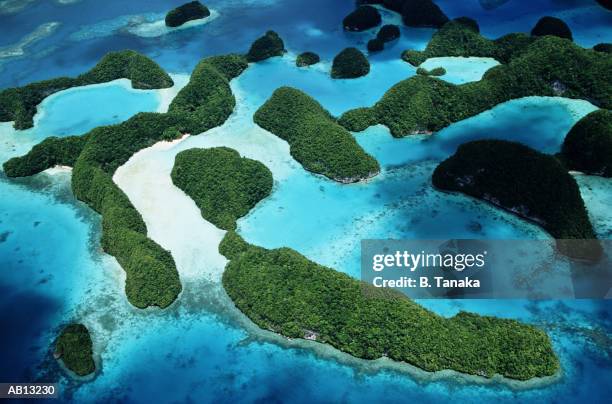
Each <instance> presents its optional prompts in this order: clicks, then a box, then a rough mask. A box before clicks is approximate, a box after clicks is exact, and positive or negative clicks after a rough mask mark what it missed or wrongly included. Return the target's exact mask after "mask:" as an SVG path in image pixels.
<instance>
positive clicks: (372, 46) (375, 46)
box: [367, 38, 385, 52]
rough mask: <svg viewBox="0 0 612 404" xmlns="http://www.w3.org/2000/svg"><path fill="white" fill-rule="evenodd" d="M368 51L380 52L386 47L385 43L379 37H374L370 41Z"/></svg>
mask: <svg viewBox="0 0 612 404" xmlns="http://www.w3.org/2000/svg"><path fill="white" fill-rule="evenodd" d="M367 47H368V51H369V52H380V51H381V50H383V49H385V43H384V42H383V41H382V40H381V39H378V38H372V39H370V40H369V41H368V45H367Z"/></svg>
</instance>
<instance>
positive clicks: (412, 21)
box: [401, 0, 448, 28]
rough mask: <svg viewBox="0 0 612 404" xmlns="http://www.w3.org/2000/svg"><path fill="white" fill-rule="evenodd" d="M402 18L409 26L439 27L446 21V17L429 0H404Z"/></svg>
mask: <svg viewBox="0 0 612 404" xmlns="http://www.w3.org/2000/svg"><path fill="white" fill-rule="evenodd" d="M403 3H404V5H403V6H402V11H401V14H402V20H403V21H404V24H406V25H408V26H409V27H433V28H440V27H441V26H443V25H444V24H446V23H447V22H448V17H447V16H446V14H444V12H443V11H442V10H441V9H440V7H438V5H437V4H436V3H434V2H433V1H431V0H404V1H403Z"/></svg>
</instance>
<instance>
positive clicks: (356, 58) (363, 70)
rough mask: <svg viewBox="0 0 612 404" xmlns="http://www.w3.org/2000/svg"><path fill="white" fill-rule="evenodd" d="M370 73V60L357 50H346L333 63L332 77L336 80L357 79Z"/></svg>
mask: <svg viewBox="0 0 612 404" xmlns="http://www.w3.org/2000/svg"><path fill="white" fill-rule="evenodd" d="M369 72H370V62H369V61H368V58H366V57H365V55H364V54H363V53H362V52H361V51H360V50H359V49H357V48H346V49H344V50H343V51H341V52H340V53H338V54H337V55H336V57H335V58H334V61H333V62H332V70H331V76H332V78H334V79H356V78H358V77H362V76H365V75H367V74H368V73H369Z"/></svg>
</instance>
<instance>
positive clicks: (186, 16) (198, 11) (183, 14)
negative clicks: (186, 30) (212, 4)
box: [166, 1, 210, 27]
mask: <svg viewBox="0 0 612 404" xmlns="http://www.w3.org/2000/svg"><path fill="white" fill-rule="evenodd" d="M209 15H210V10H208V8H207V7H206V6H205V5H203V4H202V3H200V2H199V1H191V2H189V3H185V4H183V5H181V6H178V7H177V8H175V9H173V10H170V11H169V12H168V14H166V26H168V27H179V26H181V25H183V24H185V23H186V22H187V21H191V20H199V19H201V18H206V17H208V16H209Z"/></svg>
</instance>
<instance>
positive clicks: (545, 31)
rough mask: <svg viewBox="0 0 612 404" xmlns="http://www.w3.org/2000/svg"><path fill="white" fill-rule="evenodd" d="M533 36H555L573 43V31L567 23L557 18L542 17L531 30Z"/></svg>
mask: <svg viewBox="0 0 612 404" xmlns="http://www.w3.org/2000/svg"><path fill="white" fill-rule="evenodd" d="M531 35H533V36H545V35H554V36H558V37H559V38H565V39H569V40H570V41H573V40H574V38H573V35H572V30H570V27H568V26H567V24H566V23H565V21H563V20H562V19H560V18H557V17H548V16H546V17H542V18H540V19H539V20H538V22H537V23H536V25H535V26H534V27H533V29H532V30H531Z"/></svg>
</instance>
